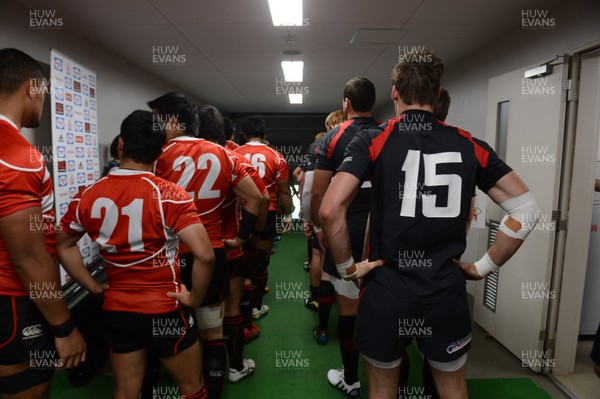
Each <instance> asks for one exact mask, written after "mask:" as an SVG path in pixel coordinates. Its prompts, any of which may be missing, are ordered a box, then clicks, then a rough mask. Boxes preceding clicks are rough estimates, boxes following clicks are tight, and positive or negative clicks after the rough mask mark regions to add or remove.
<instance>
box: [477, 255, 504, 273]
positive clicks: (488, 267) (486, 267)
mask: <svg viewBox="0 0 600 399" xmlns="http://www.w3.org/2000/svg"><path fill="white" fill-rule="evenodd" d="M475 268H476V269H477V273H478V274H479V275H480V276H481V277H485V276H487V275H488V274H490V273H494V272H495V271H496V270H498V269H499V268H500V267H499V266H498V265H496V264H495V263H494V261H493V260H492V258H490V256H489V255H488V253H487V252H486V253H485V255H483V257H482V258H481V259H479V260H478V261H477V262H475Z"/></svg>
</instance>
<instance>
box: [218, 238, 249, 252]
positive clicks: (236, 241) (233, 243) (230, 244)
mask: <svg viewBox="0 0 600 399" xmlns="http://www.w3.org/2000/svg"><path fill="white" fill-rule="evenodd" d="M222 241H223V244H225V246H226V247H227V248H228V249H233V248H239V247H241V246H242V245H244V243H245V242H246V240H242V239H241V238H240V237H235V238H232V239H226V240H222Z"/></svg>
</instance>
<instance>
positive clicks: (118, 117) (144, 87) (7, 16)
mask: <svg viewBox="0 0 600 399" xmlns="http://www.w3.org/2000/svg"><path fill="white" fill-rule="evenodd" d="M28 18H29V9H28V8H27V7H25V6H24V5H22V4H19V3H15V2H12V1H0V47H14V48H18V49H19V50H22V51H24V52H26V53H28V54H29V55H31V56H32V57H34V58H35V59H37V60H39V61H42V62H45V63H47V64H49V63H50V48H51V47H52V48H55V49H57V50H58V51H60V52H61V53H63V54H65V55H66V56H68V57H70V58H72V59H73V60H75V61H77V62H79V63H81V64H83V65H85V66H86V67H88V68H90V69H91V70H93V71H95V72H96V80H97V85H98V89H97V93H98V139H99V145H100V148H99V150H100V155H101V160H100V161H101V165H102V162H103V161H104V159H103V156H104V152H105V148H106V146H108V145H110V142H111V141H112V139H113V138H114V136H116V135H117V134H118V133H119V128H120V126H121V121H122V120H123V119H124V118H125V116H127V115H128V114H129V113H131V112H132V111H133V110H135V109H148V107H147V106H146V102H147V101H148V100H150V99H153V98H156V97H158V96H159V95H161V94H164V93H166V92H169V91H180V92H183V93H186V91H185V89H184V88H180V87H176V86H174V85H172V84H170V83H168V82H165V81H164V80H161V79H159V78H157V77H156V76H154V75H152V74H151V73H149V72H147V71H145V70H143V69H141V68H139V67H138V66H135V65H133V64H131V63H130V62H128V61H126V60H124V59H123V58H121V57H119V56H118V55H116V54H114V53H111V52H110V51H108V50H106V49H105V48H103V47H101V46H100V45H98V44H96V43H94V42H92V41H90V40H88V39H86V38H84V37H82V36H79V35H77V34H76V33H74V32H72V31H70V30H68V29H65V28H62V29H58V30H35V29H30V27H29V19H28ZM190 99H192V100H193V101H197V102H203V101H201V100H198V99H197V98H194V97H193V96H190ZM48 101H49V99H48ZM23 134H24V136H25V137H26V138H27V139H28V140H29V141H31V142H32V143H33V144H34V145H39V144H45V142H46V140H36V137H35V131H34V132H27V131H24V132H23ZM40 139H42V138H40ZM38 141H41V143H38Z"/></svg>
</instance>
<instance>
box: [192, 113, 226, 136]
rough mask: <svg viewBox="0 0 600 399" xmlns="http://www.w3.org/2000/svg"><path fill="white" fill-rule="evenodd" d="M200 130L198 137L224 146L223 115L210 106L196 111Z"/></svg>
mask: <svg viewBox="0 0 600 399" xmlns="http://www.w3.org/2000/svg"><path fill="white" fill-rule="evenodd" d="M198 119H199V120H200V130H199V132H198V137H200V138H201V139H205V140H208V141H212V142H213V143H217V144H219V145H225V141H226V139H225V128H224V121H223V115H222V114H221V113H220V112H219V110H218V109H217V108H215V107H213V106H212V105H207V106H206V107H202V108H200V109H199V110H198Z"/></svg>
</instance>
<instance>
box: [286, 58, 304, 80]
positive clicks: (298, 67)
mask: <svg viewBox="0 0 600 399" xmlns="http://www.w3.org/2000/svg"><path fill="white" fill-rule="evenodd" d="M281 68H283V78H284V79H285V81H286V82H302V79H303V73H302V72H303V70H304V61H281Z"/></svg>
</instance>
